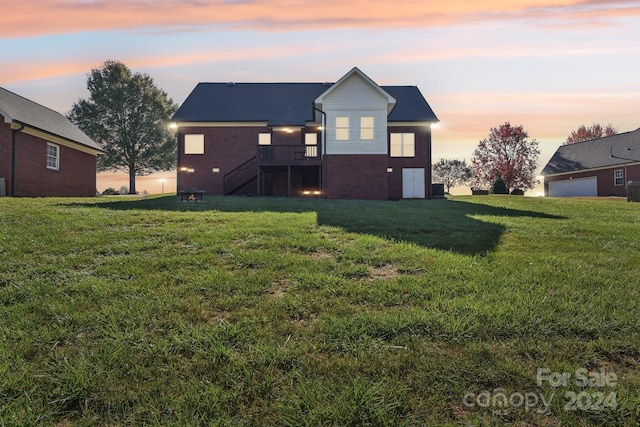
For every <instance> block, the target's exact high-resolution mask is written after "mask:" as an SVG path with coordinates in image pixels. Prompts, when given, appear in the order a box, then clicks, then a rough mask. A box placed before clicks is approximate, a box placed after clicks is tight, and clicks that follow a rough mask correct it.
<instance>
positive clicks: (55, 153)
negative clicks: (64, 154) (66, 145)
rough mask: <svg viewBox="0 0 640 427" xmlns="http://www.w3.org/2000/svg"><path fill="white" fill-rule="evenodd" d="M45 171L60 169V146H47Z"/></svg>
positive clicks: (49, 144)
mask: <svg viewBox="0 0 640 427" xmlns="http://www.w3.org/2000/svg"><path fill="white" fill-rule="evenodd" d="M47 169H55V170H59V169H60V146H59V145H56V144H51V143H48V144H47Z"/></svg>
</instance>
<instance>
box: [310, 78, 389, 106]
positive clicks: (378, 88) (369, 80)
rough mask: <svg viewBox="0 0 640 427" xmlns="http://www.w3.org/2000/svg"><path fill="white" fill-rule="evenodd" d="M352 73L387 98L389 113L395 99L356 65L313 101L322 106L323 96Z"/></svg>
mask: <svg viewBox="0 0 640 427" xmlns="http://www.w3.org/2000/svg"><path fill="white" fill-rule="evenodd" d="M354 74H356V75H358V76H359V77H360V78H361V79H362V80H364V81H365V83H367V84H368V85H370V86H371V87H372V88H373V89H374V90H376V91H377V92H378V93H379V94H380V95H382V96H383V97H385V98H387V114H389V113H390V112H391V110H393V107H395V105H396V103H397V101H396V99H395V98H394V97H393V96H391V95H389V93H388V92H387V91H386V90H384V89H382V88H381V87H380V86H379V85H378V84H377V83H376V82H374V81H373V80H371V78H369V76H367V75H366V74H365V73H363V72H362V71H360V69H358V67H353V68H352V69H351V71H349V72H348V73H347V74H345V75H344V76H342V78H340V80H338V81H337V82H336V83H335V84H333V85H331V87H330V88H329V89H327V90H326V91H324V92H323V93H322V94H321V95H320V96H319V97H317V98H316V100H315V103H316V104H317V105H319V106H322V103H323V102H324V98H326V97H327V96H328V95H329V94H330V93H331V92H333V91H334V90H335V89H336V88H337V87H338V86H340V85H341V84H342V83H344V81H345V80H347V79H348V78H349V77H351V76H352V75H354ZM320 109H322V107H320Z"/></svg>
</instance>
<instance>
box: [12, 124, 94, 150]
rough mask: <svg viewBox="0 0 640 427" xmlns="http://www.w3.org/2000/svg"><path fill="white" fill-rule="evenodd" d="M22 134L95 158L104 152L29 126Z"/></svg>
mask: <svg viewBox="0 0 640 427" xmlns="http://www.w3.org/2000/svg"><path fill="white" fill-rule="evenodd" d="M11 127H12V129H13V124H11ZM17 129H19V128H17ZM17 129H16V130H17ZM22 132H24V133H26V134H27V135H31V136H35V137H36V138H40V139H44V140H45V141H48V142H53V143H55V144H58V145H62V146H65V147H68V148H72V149H74V150H78V151H82V152H83V153H87V154H93V155H94V156H96V155H98V154H102V153H103V152H102V151H99V150H96V149H95V148H91V147H87V146H86V145H83V144H80V143H79V142H74V141H69V140H67V139H64V138H61V137H59V136H55V135H51V134H50V133H46V132H43V131H41V130H38V129H34V128H32V127H29V126H27V125H25V127H24V129H22Z"/></svg>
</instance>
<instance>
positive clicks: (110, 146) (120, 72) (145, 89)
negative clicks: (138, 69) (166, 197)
mask: <svg viewBox="0 0 640 427" xmlns="http://www.w3.org/2000/svg"><path fill="white" fill-rule="evenodd" d="M87 89H89V93H90V96H89V99H88V100H85V99H81V100H79V101H78V102H77V103H75V104H73V107H72V108H71V111H70V112H69V114H68V118H69V120H71V121H72V122H73V123H75V124H76V125H77V126H78V127H79V128H80V129H82V130H83V131H84V132H85V133H86V134H87V135H89V136H90V137H91V138H92V139H93V140H95V141H96V142H98V143H99V144H100V145H101V146H102V148H104V150H105V151H106V154H104V155H101V156H98V170H99V171H105V170H114V171H116V170H120V171H124V172H126V173H128V174H129V194H135V193H136V181H135V179H136V176H144V175H148V174H150V173H152V172H157V171H162V170H170V169H171V168H173V167H175V161H176V140H175V136H174V134H173V132H170V131H169V128H168V126H167V125H168V123H169V120H170V119H171V116H172V115H173V114H174V113H175V112H176V110H177V105H176V104H174V102H173V100H171V99H170V98H168V96H167V94H166V93H165V92H164V91H162V90H160V89H158V88H157V87H156V85H155V84H154V82H153V79H152V78H151V77H149V76H148V75H146V74H140V73H135V74H134V73H132V72H131V70H130V69H129V68H127V67H126V66H125V65H124V64H123V63H121V62H118V61H106V62H105V63H104V64H103V65H102V67H101V68H94V69H92V70H91V72H90V73H89V74H88V79H87Z"/></svg>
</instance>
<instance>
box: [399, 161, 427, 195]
mask: <svg viewBox="0 0 640 427" xmlns="http://www.w3.org/2000/svg"><path fill="white" fill-rule="evenodd" d="M424 197H425V191H424V168H404V169H402V198H403V199H424Z"/></svg>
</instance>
